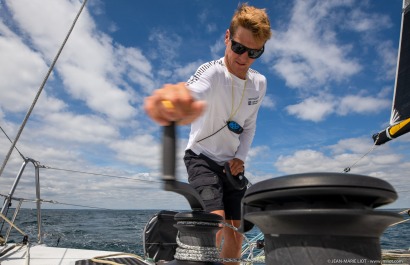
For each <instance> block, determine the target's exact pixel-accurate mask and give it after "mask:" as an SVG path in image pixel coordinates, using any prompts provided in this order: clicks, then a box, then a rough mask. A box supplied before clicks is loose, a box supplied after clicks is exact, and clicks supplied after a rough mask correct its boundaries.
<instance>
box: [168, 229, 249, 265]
mask: <svg viewBox="0 0 410 265" xmlns="http://www.w3.org/2000/svg"><path fill="white" fill-rule="evenodd" d="M177 225H184V226H198V227H200V226H210V227H212V226H214V227H219V225H222V226H225V227H229V228H231V229H233V230H234V231H236V232H237V231H238V229H237V228H236V227H234V226H232V225H230V224H228V223H212V222H201V221H179V222H177ZM207 236H208V235H203V234H202V233H195V234H186V233H181V232H178V236H177V239H176V241H177V245H178V247H177V249H176V253H175V256H174V258H175V259H177V260H186V261H203V262H246V263H252V262H253V256H252V255H250V256H251V258H250V259H238V258H220V250H219V248H217V247H215V246H209V245H211V243H212V242H214V238H212V239H208V238H207ZM243 238H244V239H245V241H246V242H247V243H250V242H249V239H248V238H247V237H246V236H243ZM207 239H208V240H207ZM207 241H208V242H207ZM198 242H207V243H206V245H208V246H200V245H199V244H198Z"/></svg>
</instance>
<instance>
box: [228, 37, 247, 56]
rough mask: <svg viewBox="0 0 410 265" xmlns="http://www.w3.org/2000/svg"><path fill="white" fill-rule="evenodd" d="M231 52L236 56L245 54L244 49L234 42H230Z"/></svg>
mask: <svg viewBox="0 0 410 265" xmlns="http://www.w3.org/2000/svg"><path fill="white" fill-rule="evenodd" d="M231 47H232V51H233V52H234V53H237V54H243V53H244V52H246V47H245V46H243V45H242V44H240V43H237V42H236V41H234V40H232V45H231Z"/></svg>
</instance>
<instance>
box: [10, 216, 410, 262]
mask: <svg viewBox="0 0 410 265" xmlns="http://www.w3.org/2000/svg"><path fill="white" fill-rule="evenodd" d="M158 211H159V210H55V209H53V210H51V209H45V210H43V211H42V222H43V232H44V243H45V244H46V245H48V246H58V247H68V248H80V249H100V250H109V251H118V252H126V253H133V254H137V255H140V256H143V254H144V252H143V243H142V235H143V230H144V227H145V225H146V224H147V222H148V220H149V219H150V218H151V217H152V216H153V215H154V214H156V213H157V212H158ZM389 211H390V210H389ZM391 211H394V212H400V211H401V209H395V210H391ZM36 220H37V217H36V210H34V209H33V210H30V209H21V210H20V213H19V215H18V217H17V219H16V225H17V226H18V227H19V228H20V229H22V230H23V231H24V232H25V233H26V234H28V235H29V240H30V242H33V243H35V242H37V221H36ZM3 226H4V227H3ZM3 226H2V235H3V236H4V235H5V233H6V230H7V228H8V225H7V224H4V225H3ZM258 232H259V231H258V229H257V228H254V229H253V230H252V231H250V232H249V233H247V237H248V238H251V237H253V236H255V235H257V234H258ZM407 232H410V223H409V222H404V223H402V224H398V225H396V226H392V227H389V228H388V229H387V230H386V231H385V232H384V234H383V235H382V236H381V239H380V241H381V247H382V249H408V248H409V247H410V237H409V236H408V234H409V233H407ZM21 240H22V236H21V235H20V234H19V233H17V232H16V231H15V230H13V232H12V233H11V235H10V239H9V242H10V241H11V242H21Z"/></svg>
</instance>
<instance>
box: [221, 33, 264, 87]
mask: <svg viewBox="0 0 410 265" xmlns="http://www.w3.org/2000/svg"><path fill="white" fill-rule="evenodd" d="M232 40H233V41H234V42H235V43H236V45H237V46H238V45H239V46H241V44H242V45H243V46H245V47H246V48H249V49H255V50H261V49H263V46H264V44H265V43H264V42H261V41H257V40H255V38H254V37H253V35H252V32H251V31H250V30H248V29H245V28H243V27H238V28H237V29H236V32H235V35H232ZM225 45H226V49H225V63H226V65H227V67H228V70H229V72H231V73H232V74H234V75H235V76H237V77H239V78H241V79H245V78H246V73H247V71H248V69H249V67H250V66H251V65H252V63H253V62H254V61H255V60H256V59H252V58H249V56H248V51H245V52H244V53H242V54H238V53H236V52H234V51H233V50H232V41H231V32H230V31H229V30H227V31H226V34H225Z"/></svg>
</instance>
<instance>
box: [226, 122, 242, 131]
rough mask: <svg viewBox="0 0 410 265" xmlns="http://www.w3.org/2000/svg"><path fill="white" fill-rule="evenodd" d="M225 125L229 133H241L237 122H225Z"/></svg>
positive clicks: (240, 127)
mask: <svg viewBox="0 0 410 265" xmlns="http://www.w3.org/2000/svg"><path fill="white" fill-rule="evenodd" d="M227 125H228V129H229V130H230V131H231V132H234V133H236V134H241V133H242V132H243V128H242V126H241V125H239V124H238V123H237V122H235V121H228V122H227Z"/></svg>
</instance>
